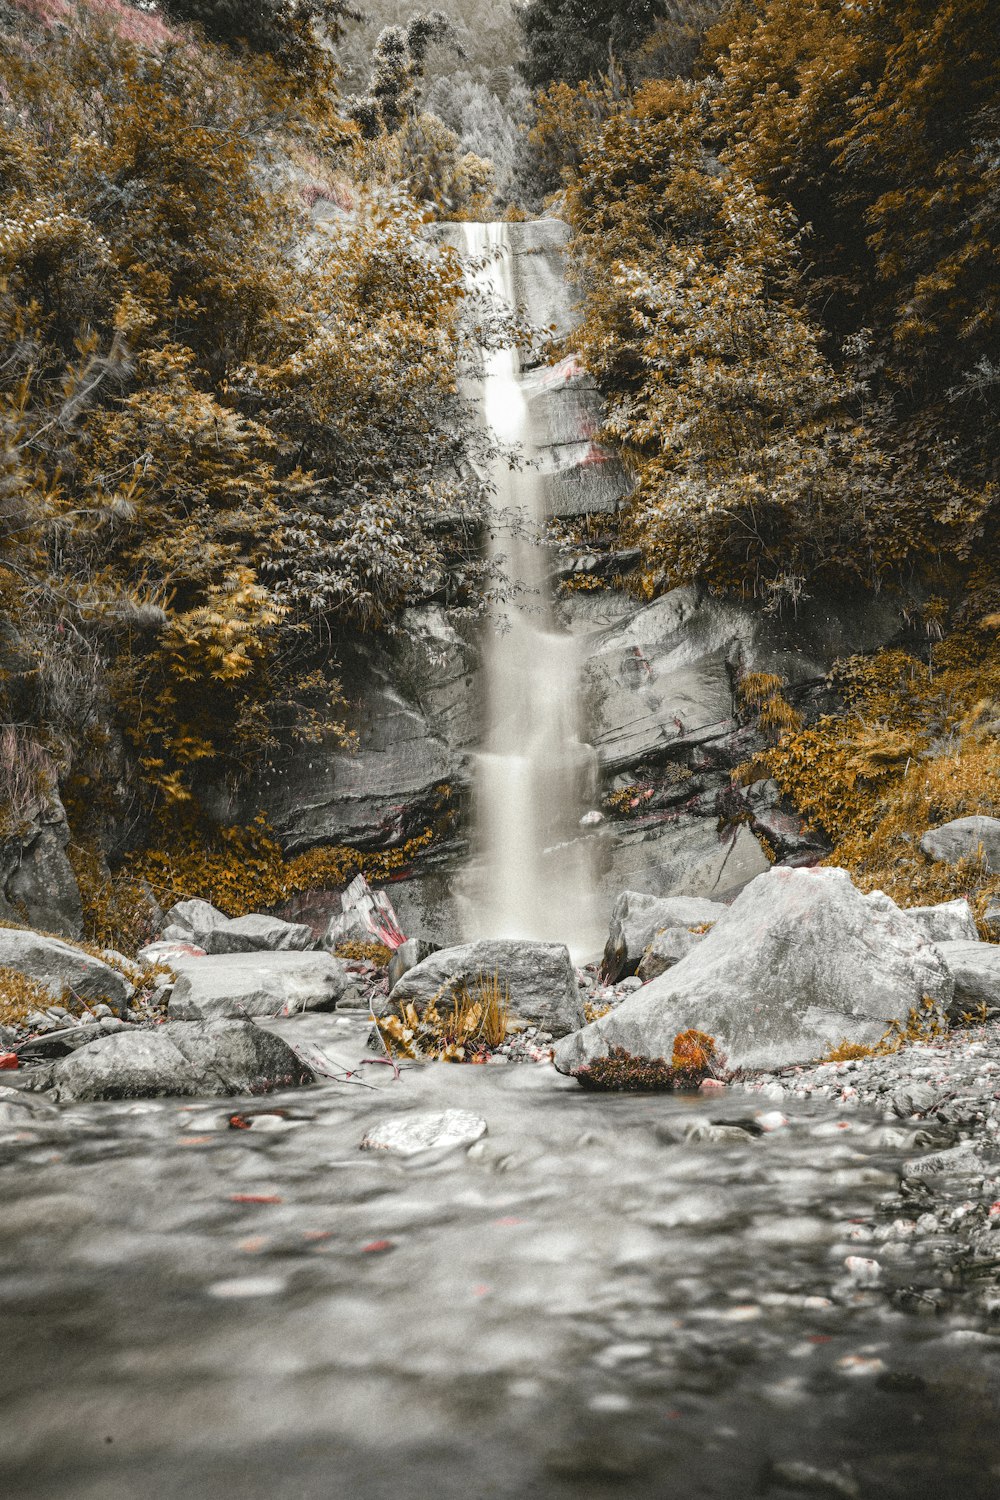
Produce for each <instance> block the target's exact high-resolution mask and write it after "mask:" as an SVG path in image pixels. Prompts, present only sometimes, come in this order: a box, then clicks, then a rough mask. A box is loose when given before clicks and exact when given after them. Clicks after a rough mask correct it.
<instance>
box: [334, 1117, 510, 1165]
mask: <svg viewBox="0 0 1000 1500" xmlns="http://www.w3.org/2000/svg"><path fill="white" fill-rule="evenodd" d="M485 1134H486V1121H485V1120H482V1119H480V1118H479V1116H478V1115H473V1114H469V1112H468V1111H467V1110H464V1109H446V1110H443V1111H441V1112H440V1113H437V1112H435V1111H433V1110H415V1111H414V1112H413V1113H412V1114H409V1115H393V1116H392V1117H391V1119H388V1120H383V1121H381V1123H380V1124H378V1125H375V1126H374V1127H373V1128H372V1129H371V1130H369V1132H368V1134H367V1135H366V1136H365V1138H364V1140H363V1141H362V1142H361V1149H362V1151H391V1152H392V1153H393V1154H394V1155H396V1156H417V1155H419V1154H420V1153H421V1152H424V1151H442V1152H443V1151H454V1150H455V1149H456V1148H458V1147H460V1146H471V1145H472V1143H473V1141H478V1140H479V1139H480V1138H481V1137H482V1136H484V1135H485Z"/></svg>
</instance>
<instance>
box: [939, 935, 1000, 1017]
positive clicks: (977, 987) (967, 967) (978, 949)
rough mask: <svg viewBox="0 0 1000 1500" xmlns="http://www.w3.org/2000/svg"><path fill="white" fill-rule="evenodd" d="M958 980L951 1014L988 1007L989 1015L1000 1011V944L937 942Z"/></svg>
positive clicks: (953, 976) (976, 941)
mask: <svg viewBox="0 0 1000 1500" xmlns="http://www.w3.org/2000/svg"><path fill="white" fill-rule="evenodd" d="M938 948H939V950H940V952H941V955H942V957H943V958H944V961H945V963H946V964H947V965H948V968H949V969H950V970H951V974H952V978H953V979H954V981H955V995H954V999H953V1001H952V1004H951V1010H950V1014H951V1015H952V1016H953V1017H960V1016H962V1015H963V1014H964V1013H966V1012H971V1013H973V1014H974V1013H976V1012H978V1011H979V1010H980V1008H982V1007H985V1010H986V1012H987V1014H990V1015H994V1014H996V1013H997V1012H998V1011H1000V944H998V943H981V942H980V941H979V940H978V938H977V939H976V940H975V941H973V942H968V941H960V942H945V943H938Z"/></svg>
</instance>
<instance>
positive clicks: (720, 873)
mask: <svg viewBox="0 0 1000 1500" xmlns="http://www.w3.org/2000/svg"><path fill="white" fill-rule="evenodd" d="M602 852H603V853H604V854H605V868H604V870H603V873H602V875H601V878H600V888H601V892H602V894H603V895H604V896H605V898H606V899H607V902H608V906H609V907H610V908H613V906H614V902H615V901H616V900H617V898H618V896H619V894H620V893H621V892H622V891H623V890H633V891H648V892H650V893H651V894H652V895H654V896H702V897H704V898H705V899H706V900H711V901H718V902H726V901H729V900H731V899H732V898H733V897H734V896H737V895H738V894H739V892H740V891H741V890H742V889H743V887H744V886H745V885H747V884H749V882H750V881H751V880H754V879H755V878H756V877H757V876H758V875H763V874H764V872H765V871H766V870H769V869H770V868H771V863H770V860H769V859H768V858H767V855H766V854H765V853H764V851H763V849H762V848H761V847H760V844H759V843H758V842H757V840H756V838H755V837H754V835H753V834H752V833H751V832H750V829H749V828H747V827H745V826H744V825H742V824H740V825H738V826H737V827H736V828H731V829H727V830H726V831H725V832H723V833H721V834H720V833H719V831H718V828H717V820H716V819H715V818H711V819H709V818H703V817H696V818H687V817H685V818H683V819H680V820H676V819H673V820H671V819H664V820H663V821H661V822H656V823H653V824H652V825H643V824H640V825H638V826H635V827H629V826H628V825H627V824H624V825H620V826H619V827H617V828H615V829H614V830H613V832H611V833H610V834H609V836H608V837H607V838H606V840H605V841H604V845H603V850H602Z"/></svg>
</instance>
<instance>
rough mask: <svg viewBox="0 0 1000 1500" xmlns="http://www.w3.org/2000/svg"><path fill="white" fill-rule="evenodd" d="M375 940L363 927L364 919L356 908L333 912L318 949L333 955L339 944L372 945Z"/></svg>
mask: <svg viewBox="0 0 1000 1500" xmlns="http://www.w3.org/2000/svg"><path fill="white" fill-rule="evenodd" d="M374 942H375V938H374V936H373V935H372V933H371V932H370V931H369V930H368V928H367V927H366V926H365V923H364V918H363V917H362V915H361V913H360V912H359V911H358V909H357V907H353V906H352V908H351V910H350V911H335V912H334V913H333V915H332V917H331V918H330V920H329V922H328V923H327V925H326V931H325V932H324V933H323V936H322V937H321V938H320V947H321V948H324V949H325V950H326V952H327V953H333V952H335V951H336V949H337V948H338V947H339V946H340V944H341V943H374Z"/></svg>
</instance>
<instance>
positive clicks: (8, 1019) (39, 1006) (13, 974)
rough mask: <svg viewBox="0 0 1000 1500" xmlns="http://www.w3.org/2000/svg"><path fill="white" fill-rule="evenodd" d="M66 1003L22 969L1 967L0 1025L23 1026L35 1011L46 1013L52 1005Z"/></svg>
mask: <svg viewBox="0 0 1000 1500" xmlns="http://www.w3.org/2000/svg"><path fill="white" fill-rule="evenodd" d="M64 1003H65V1002H64V1001H62V1000H57V999H56V998H55V997H54V996H53V995H52V993H51V992H50V991H49V990H48V989H46V987H45V985H44V984H39V983H38V982H37V981H36V980H34V979H29V978H28V976H27V974H22V973H21V971H20V969H11V968H9V967H8V966H7V965H0V1025H2V1026H23V1024H24V1022H25V1021H26V1020H27V1019H28V1017H29V1015H30V1014H31V1012H32V1011H33V1010H41V1011H45V1010H47V1009H48V1008H49V1006H50V1005H57V1004H64Z"/></svg>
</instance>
